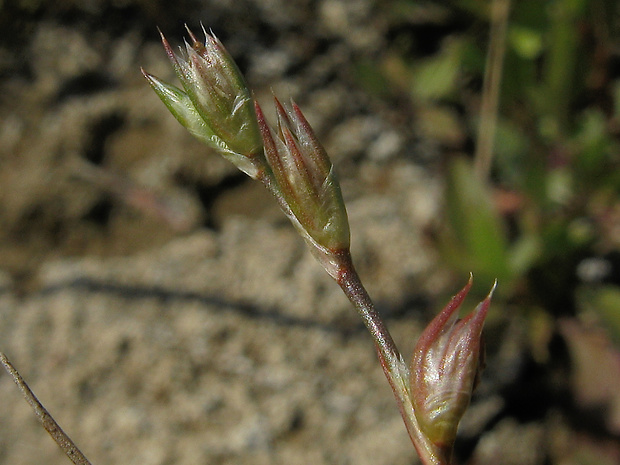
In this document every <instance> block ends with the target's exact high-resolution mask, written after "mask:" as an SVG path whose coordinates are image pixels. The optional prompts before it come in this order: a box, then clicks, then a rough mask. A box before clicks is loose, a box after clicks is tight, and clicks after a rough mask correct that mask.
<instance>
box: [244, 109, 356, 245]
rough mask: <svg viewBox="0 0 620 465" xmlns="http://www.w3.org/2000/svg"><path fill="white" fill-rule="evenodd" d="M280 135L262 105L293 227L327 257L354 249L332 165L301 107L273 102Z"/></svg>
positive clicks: (271, 159) (269, 155) (268, 147)
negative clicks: (351, 244) (267, 118)
mask: <svg viewBox="0 0 620 465" xmlns="http://www.w3.org/2000/svg"><path fill="white" fill-rule="evenodd" d="M274 100H275V106H276V112H277V116H278V127H277V134H274V131H273V130H272V129H271V128H270V127H269V125H268V123H267V122H266V120H265V116H264V115H263V112H262V110H261V108H260V106H259V105H258V103H256V104H255V107H256V115H257V117H258V123H259V127H260V130H261V133H262V136H263V144H264V148H265V158H266V159H267V163H268V165H269V167H270V168H271V171H272V176H273V180H274V182H275V184H276V186H277V188H278V189H279V193H278V194H277V195H280V196H281V198H282V200H283V202H284V204H285V206H286V207H287V208H288V209H290V211H289V212H286V211H285V213H287V214H288V215H289V216H290V217H291V220H292V221H293V224H294V225H295V226H296V227H297V228H298V229H299V230H300V232H301V233H302V235H303V236H304V237H305V238H306V239H307V240H308V241H309V242H310V243H311V244H312V245H313V246H314V247H315V248H318V249H320V250H321V251H323V252H328V253H330V252H334V251H339V250H343V249H348V247H349V222H348V218H347V212H346V209H345V206H344V201H343V199H342V193H341V191H340V184H339V183H338V180H337V179H336V175H335V173H334V169H333V165H332V163H331V161H330V159H329V157H328V156H327V154H326V153H325V150H324V149H323V147H322V146H321V144H320V143H319V142H318V140H317V138H316V136H315V135H314V132H313V131H312V128H311V127H310V124H309V123H308V121H307V120H306V118H305V117H304V116H303V114H302V112H301V110H300V109H299V107H298V106H297V105H296V104H295V103H294V102H291V108H285V107H284V106H283V105H282V104H281V103H280V102H279V101H278V99H277V98H275V97H274Z"/></svg>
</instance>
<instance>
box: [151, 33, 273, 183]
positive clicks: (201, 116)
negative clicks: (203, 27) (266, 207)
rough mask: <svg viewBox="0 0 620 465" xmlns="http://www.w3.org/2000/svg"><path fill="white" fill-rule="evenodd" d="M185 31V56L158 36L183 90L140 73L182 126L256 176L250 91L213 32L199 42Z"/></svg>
mask: <svg viewBox="0 0 620 465" xmlns="http://www.w3.org/2000/svg"><path fill="white" fill-rule="evenodd" d="M188 33H189V35H190V39H191V42H192V43H191V45H190V44H189V43H187V42H186V43H185V49H186V55H187V56H186V58H185V59H184V58H181V57H179V56H177V55H175V53H174V52H173V51H172V48H171V47H170V44H169V43H168V41H167V40H166V38H165V37H164V35H163V34H162V35H161V38H162V42H163V44H164V48H165V50H166V53H167V54H168V57H169V58H170V61H171V62H172V64H173V66H174V69H175V72H176V74H177V76H178V78H179V80H180V81H181V83H182V84H183V90H181V89H178V88H177V87H175V86H173V85H170V84H167V83H165V82H163V81H161V80H159V79H158V78H156V77H154V76H152V75H150V74H148V73H146V72H145V71H144V70H143V71H142V72H143V74H144V76H145V77H146V79H147V80H148V81H149V83H150V84H151V87H152V88H153V90H154V91H155V92H156V93H157V95H158V96H159V98H161V100H162V101H163V102H164V103H165V104H166V106H167V107H168V109H169V110H170V112H171V113H172V114H173V115H174V116H175V117H176V119H177V120H178V121H179V122H180V123H181V124H182V125H183V126H185V127H186V128H187V129H188V130H189V131H190V132H191V133H192V134H193V135H194V136H196V137H198V138H199V139H201V140H202V141H203V142H206V143H207V144H209V145H211V146H212V147H213V148H215V149H216V150H218V151H219V152H220V153H222V155H223V156H225V157H226V158H228V159H229V160H230V161H232V162H233V163H234V164H235V165H237V167H239V168H240V169H241V170H242V171H244V172H245V173H247V174H248V175H250V176H251V177H253V178H255V177H256V175H257V172H258V170H259V169H260V168H261V164H262V162H261V159H260V157H262V139H261V133H260V131H259V129H258V122H257V120H256V114H255V113H254V107H253V103H252V97H251V94H250V90H249V89H248V87H247V85H246V84H245V80H244V79H243V76H242V74H241V72H240V71H239V69H238V68H237V65H236V64H235V62H234V61H233V59H232V57H231V56H230V55H229V53H228V52H227V51H226V49H225V48H224V46H223V45H222V43H221V42H220V41H219V40H218V39H217V38H216V37H215V36H213V35H209V34H207V33H206V32H205V37H206V39H205V43H204V44H203V43H201V42H199V41H198V40H197V39H196V37H195V36H194V34H193V33H192V32H191V31H190V30H189V29H188Z"/></svg>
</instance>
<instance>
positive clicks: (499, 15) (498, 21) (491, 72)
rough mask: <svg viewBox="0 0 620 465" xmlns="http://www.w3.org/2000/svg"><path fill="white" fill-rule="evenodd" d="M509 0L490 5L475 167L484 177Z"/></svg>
mask: <svg viewBox="0 0 620 465" xmlns="http://www.w3.org/2000/svg"><path fill="white" fill-rule="evenodd" d="M509 12H510V0H494V1H493V4H492V6H491V33H490V39H489V50H488V52H487V61H486V67H485V73H484V83H483V93H482V103H481V108H480V124H479V126H478V144H477V147H476V155H475V157H474V160H475V171H476V174H477V175H478V176H479V177H480V179H482V180H485V179H486V178H487V177H488V175H489V171H490V169H491V161H492V159H493V142H494V140H495V132H496V131H495V129H496V126H497V110H498V105H499V91H500V85H501V81H502V69H503V65H504V55H505V53H506V30H507V26H508V14H509Z"/></svg>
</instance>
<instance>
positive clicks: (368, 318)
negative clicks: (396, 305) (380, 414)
mask: <svg viewBox="0 0 620 465" xmlns="http://www.w3.org/2000/svg"><path fill="white" fill-rule="evenodd" d="M335 255H336V256H337V259H338V263H339V265H340V266H339V273H338V276H337V277H336V281H337V283H338V285H339V286H340V287H341V289H342V290H343V292H344V293H345V295H346V296H347V297H348V299H349V300H350V301H351V303H352V304H353V306H354V307H355V309H356V310H357V312H358V313H359V315H360V316H361V318H362V320H363V322H364V324H365V325H366V328H367V329H368V331H369V332H370V334H371V336H372V338H373V340H374V343H375V347H376V349H377V356H378V357H379V361H380V362H381V367H382V368H383V373H384V374H385V377H386V378H387V380H388V382H389V384H390V386H391V388H392V391H393V392H394V397H395V398H396V403H397V404H398V410H399V411H400V414H401V416H402V418H403V421H404V422H405V427H406V428H407V433H408V434H409V438H410V439H411V442H412V443H413V445H414V447H415V448H416V450H417V452H418V455H419V456H420V458H421V460H422V463H423V464H424V465H449V463H450V452H451V451H443V450H441V449H439V448H438V447H437V446H435V445H434V444H432V443H431V442H430V441H429V440H428V439H427V438H426V436H424V434H423V433H422V431H421V430H420V427H419V425H418V421H417V419H416V417H415V412H414V410H413V403H412V401H411V394H410V391H409V389H410V388H409V369H408V367H407V365H406V364H405V362H404V360H403V359H402V357H401V355H400V352H399V351H398V348H397V347H396V344H395V343H394V340H393V339H392V336H391V334H390V332H389V330H388V329H387V327H386V326H385V323H384V322H383V319H382V318H381V315H379V312H377V310H376V308H375V306H374V304H373V302H372V299H371V298H370V296H369V295H368V292H367V291H366V288H365V287H364V285H363V284H362V281H361V279H360V277H359V275H358V274H357V271H356V270H355V267H354V266H353V261H352V259H351V254H350V252H349V250H348V249H346V250H342V251H339V252H337V253H336V254H335Z"/></svg>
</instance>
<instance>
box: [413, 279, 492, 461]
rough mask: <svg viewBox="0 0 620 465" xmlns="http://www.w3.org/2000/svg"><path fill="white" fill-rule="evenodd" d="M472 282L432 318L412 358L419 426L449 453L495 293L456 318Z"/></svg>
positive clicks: (478, 360)
mask: <svg viewBox="0 0 620 465" xmlns="http://www.w3.org/2000/svg"><path fill="white" fill-rule="evenodd" d="M471 285H472V280H471V278H470V280H469V282H468V283H467V285H466V286H465V287H464V288H463V289H462V290H461V291H460V292H459V293H458V294H456V295H455V296H454V297H453V298H452V300H451V301H450V303H449V304H448V305H447V306H446V307H445V308H444V309H443V310H442V311H441V312H440V313H439V315H437V316H436V317H435V319H433V321H431V323H430V324H429V325H428V326H427V328H426V329H425V330H424V332H423V333H422V335H421V336H420V339H419V340H418V343H417V345H416V347H415V349H414V352H413V357H412V360H411V378H410V384H411V397H412V401H413V407H414V412H415V416H416V419H417V421H418V424H419V427H420V430H421V432H422V433H423V434H424V435H425V436H426V438H427V439H428V440H429V441H430V442H431V443H432V444H433V445H434V446H435V447H437V448H438V449H439V450H442V451H443V452H444V453H445V454H446V455H447V456H448V457H449V454H450V453H451V450H452V447H453V445H454V441H455V439H456V431H457V428H458V424H459V422H460V420H461V417H462V416H463V414H464V413H465V410H466V409H467V407H468V405H469V402H470V399H471V396H472V392H473V390H474V387H475V385H476V382H477V379H478V375H479V370H480V369H481V368H482V367H481V359H482V356H483V355H484V354H483V348H482V347H481V346H482V343H481V336H482V327H483V325H484V320H485V318H486V315H487V312H488V309H489V305H490V303H491V296H492V294H493V290H491V292H490V293H489V295H488V296H487V297H486V298H485V299H484V300H483V301H482V302H481V303H480V304H479V305H478V306H477V307H476V309H475V310H474V311H473V312H472V313H470V314H469V315H467V316H466V317H465V318H463V319H461V320H459V319H458V309H459V307H460V306H461V304H462V303H463V300H464V299H465V297H466V296H467V293H468V292H469V290H470V288H471ZM493 289H495V287H493Z"/></svg>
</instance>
